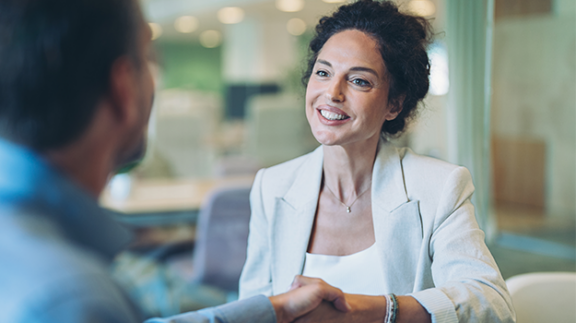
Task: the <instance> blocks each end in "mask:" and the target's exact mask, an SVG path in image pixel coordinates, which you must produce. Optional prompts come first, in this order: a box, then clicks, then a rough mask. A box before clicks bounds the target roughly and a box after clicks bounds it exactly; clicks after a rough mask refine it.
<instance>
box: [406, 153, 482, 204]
mask: <svg viewBox="0 0 576 323" xmlns="http://www.w3.org/2000/svg"><path fill="white" fill-rule="evenodd" d="M398 153H399V156H400V159H401V163H402V171H403V175H404V182H405V186H406V191H407V192H408V193H409V194H410V192H413V193H416V192H421V193H425V194H432V195H433V192H437V193H438V194H440V193H441V191H442V190H443V189H445V188H446V187H447V186H450V187H452V188H457V187H461V188H462V189H464V186H469V188H470V189H471V190H472V191H473V190H474V188H473V185H472V177H471V175H470V172H469V171H468V169H467V168H466V167H463V166H459V165H455V164H452V163H449V162H447V161H444V160H441V159H438V158H434V157H429V156H424V155H419V154H416V153H414V152H413V151H412V150H411V149H409V148H400V149H398Z"/></svg>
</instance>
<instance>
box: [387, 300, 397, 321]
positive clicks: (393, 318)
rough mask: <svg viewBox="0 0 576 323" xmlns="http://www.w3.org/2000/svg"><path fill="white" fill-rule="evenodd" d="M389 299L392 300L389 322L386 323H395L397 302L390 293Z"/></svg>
mask: <svg viewBox="0 0 576 323" xmlns="http://www.w3.org/2000/svg"><path fill="white" fill-rule="evenodd" d="M390 299H391V300H392V314H391V315H390V318H389V321H388V322H387V323H396V315H397V314H398V300H396V295H394V294H392V293H390Z"/></svg>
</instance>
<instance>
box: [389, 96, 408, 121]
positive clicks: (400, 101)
mask: <svg viewBox="0 0 576 323" xmlns="http://www.w3.org/2000/svg"><path fill="white" fill-rule="evenodd" d="M405 98H406V94H402V95H399V96H397V97H396V98H394V99H392V100H390V101H389V102H388V106H389V107H390V111H388V115H387V116H386V120H387V121H391V120H394V119H396V117H397V116H398V115H399V114H400V112H402V107H403V106H404V99H405Z"/></svg>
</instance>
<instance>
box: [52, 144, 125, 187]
mask: <svg viewBox="0 0 576 323" xmlns="http://www.w3.org/2000/svg"><path fill="white" fill-rule="evenodd" d="M97 148H101V149H97ZM104 148H105V147H97V146H95V145H87V144H84V143H83V142H75V143H73V144H71V145H69V146H67V147H65V148H61V149H58V150H53V151H50V152H47V153H44V154H43V157H44V158H45V159H46V160H47V161H48V162H49V163H50V164H51V165H53V166H54V167H56V168H57V169H59V170H60V171H61V172H62V173H64V174H66V175H68V176H69V177H70V178H71V179H72V180H73V181H74V182H76V184H78V185H79V186H81V187H83V188H84V189H86V190H87V191H88V192H89V193H90V194H91V195H93V196H94V197H95V198H98V197H99V196H100V193H101V192H102V190H103V189H104V187H105V186H106V182H107V181H108V178H109V176H110V174H111V172H112V171H113V169H114V164H113V162H112V159H111V158H107V157H108V156H111V155H112V154H110V153H106V152H104V151H103V149H104Z"/></svg>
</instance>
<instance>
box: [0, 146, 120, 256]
mask: <svg viewBox="0 0 576 323" xmlns="http://www.w3.org/2000/svg"><path fill="white" fill-rule="evenodd" d="M0 161H1V163H0V204H2V205H4V206H8V207H11V208H15V209H27V210H33V211H35V213H38V214H41V215H42V216H45V217H47V218H48V219H49V220H50V221H52V222H54V223H55V224H56V225H57V226H58V227H59V228H60V229H61V230H62V233H63V235H64V236H65V237H66V238H67V239H69V240H71V241H72V242H73V243H74V244H76V245H79V246H81V247H83V248H87V249H89V250H90V251H92V252H96V253H97V254H99V255H100V256H101V257H103V258H104V259H105V260H107V261H110V260H112V257H114V256H115V255H116V254H117V252H119V251H120V250H121V249H122V248H123V247H124V246H125V245H126V244H127V243H128V242H129V241H130V240H131V238H132V235H131V233H130V232H129V231H128V230H127V229H126V228H124V227H122V226H121V225H120V224H118V223H117V222H115V221H114V220H113V219H112V218H111V217H110V212H109V211H106V210H104V209H102V208H101V207H100V206H99V205H98V202H97V200H96V199H95V198H94V197H93V196H91V195H90V194H88V193H87V192H86V191H85V190H84V189H83V188H81V187H80V186H78V185H77V184H76V183H74V182H73V181H72V180H71V179H69V178H68V177H67V176H66V175H65V174H63V173H62V172H60V171H59V170H57V169H55V168H54V167H52V166H51V165H49V164H48V163H47V162H46V161H45V160H43V159H42V158H41V157H40V156H39V155H38V154H36V153H34V152H33V151H31V150H29V149H27V148H25V147H22V146H18V145H15V144H13V143H10V142H8V141H6V140H4V139H0Z"/></svg>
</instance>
